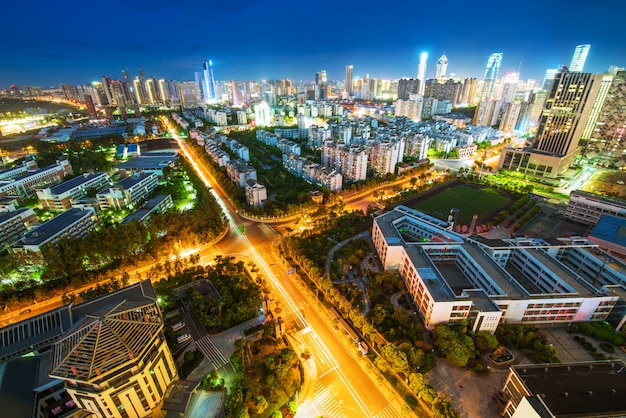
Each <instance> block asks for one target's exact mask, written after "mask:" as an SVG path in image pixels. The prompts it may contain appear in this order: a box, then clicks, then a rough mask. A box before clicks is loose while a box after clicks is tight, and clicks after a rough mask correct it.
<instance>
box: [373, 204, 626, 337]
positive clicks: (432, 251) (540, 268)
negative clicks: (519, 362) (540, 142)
mask: <svg viewBox="0 0 626 418" xmlns="http://www.w3.org/2000/svg"><path fill="white" fill-rule="evenodd" d="M451 226H452V225H451V224H449V223H448V222H445V221H442V220H439V219H436V218H433V217H431V216H429V215H426V214H423V213H421V212H417V211H415V210H413V209H410V208H408V207H405V206H398V207H396V208H395V209H394V210H393V211H391V212H388V213H385V214H383V215H381V216H379V217H377V218H375V219H374V226H373V228H372V240H373V243H374V246H375V248H376V251H377V253H378V256H379V258H380V261H381V262H382V263H383V266H384V267H385V268H386V269H397V270H398V271H399V273H400V276H401V277H402V278H403V280H404V282H405V284H406V286H407V289H408V291H409V293H410V294H411V296H412V298H413V300H414V301H415V304H416V305H417V307H418V309H419V312H420V314H421V315H422V317H423V318H424V322H425V324H426V327H427V328H433V327H434V326H435V325H436V324H438V323H452V322H457V321H460V320H467V321H468V323H469V326H470V327H471V328H472V329H473V330H474V331H480V330H484V331H489V332H494V331H495V329H496V328H497V326H498V324H499V323H500V322H501V321H506V322H507V323H531V324H532V323H562V324H569V323H571V322H576V321H609V322H610V323H611V324H612V325H614V326H615V327H616V328H617V329H619V328H621V326H622V325H623V324H624V322H625V321H626V310H625V309H624V306H625V302H626V288H625V287H624V285H625V284H626V283H625V282H626V264H624V263H623V262H620V261H619V260H617V259H615V258H613V257H611V256H610V255H609V254H607V253H605V252H603V251H601V250H600V249H599V248H598V246H597V245H596V244H594V243H592V242H590V241H588V240H586V239H584V238H572V239H559V240H550V241H548V240H544V239H539V238H537V239H529V238H525V239H521V238H520V239H509V240H501V241H494V240H489V241H486V240H482V239H479V238H476V239H469V238H465V237H463V236H462V235H459V234H456V233H454V232H452V231H450V228H451Z"/></svg>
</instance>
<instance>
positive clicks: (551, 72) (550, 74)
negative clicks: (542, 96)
mask: <svg viewBox="0 0 626 418" xmlns="http://www.w3.org/2000/svg"><path fill="white" fill-rule="evenodd" d="M558 72H559V69H558V68H548V69H547V70H546V75H545V76H544V77H543V85H542V86H541V88H542V89H544V90H550V89H551V88H552V83H553V82H554V77H555V76H556V74H557V73H558Z"/></svg>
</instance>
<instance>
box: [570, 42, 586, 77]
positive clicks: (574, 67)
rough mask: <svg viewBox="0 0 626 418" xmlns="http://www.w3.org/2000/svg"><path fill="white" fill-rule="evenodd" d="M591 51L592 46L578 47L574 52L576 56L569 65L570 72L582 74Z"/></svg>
mask: <svg viewBox="0 0 626 418" xmlns="http://www.w3.org/2000/svg"><path fill="white" fill-rule="evenodd" d="M589 49H591V45H589V44H585V45H578V46H577V47H576V49H575V50H574V56H573V57H572V62H571V63H570V65H569V70H570V71H571V72H573V73H582V72H583V68H584V67H585V61H586V60H587V55H588V54H589Z"/></svg>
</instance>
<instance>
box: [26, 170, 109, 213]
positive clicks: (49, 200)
mask: <svg viewBox="0 0 626 418" xmlns="http://www.w3.org/2000/svg"><path fill="white" fill-rule="evenodd" d="M107 185H108V186H110V185H111V179H109V176H108V175H107V174H106V173H95V174H88V173H84V174H82V175H79V176H78V177H74V178H73V179H71V180H68V181H66V182H63V183H61V184H58V185H56V186H53V187H46V188H41V189H37V198H38V199H39V203H41V206H42V207H43V208H44V209H51V210H67V209H69V208H71V207H72V205H73V204H75V203H77V202H78V201H79V200H80V199H83V198H85V197H86V196H87V193H88V192H89V191H90V190H93V191H99V190H101V189H102V188H104V187H106V186H107Z"/></svg>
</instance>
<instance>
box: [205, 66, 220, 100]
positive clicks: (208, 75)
mask: <svg viewBox="0 0 626 418" xmlns="http://www.w3.org/2000/svg"><path fill="white" fill-rule="evenodd" d="M202 69H203V70H204V94H205V96H206V97H205V100H206V101H207V102H208V101H213V100H215V99H217V96H216V95H215V79H214V78H213V62H212V61H211V60H208V61H204V64H203V65H202Z"/></svg>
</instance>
